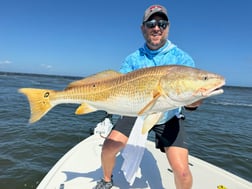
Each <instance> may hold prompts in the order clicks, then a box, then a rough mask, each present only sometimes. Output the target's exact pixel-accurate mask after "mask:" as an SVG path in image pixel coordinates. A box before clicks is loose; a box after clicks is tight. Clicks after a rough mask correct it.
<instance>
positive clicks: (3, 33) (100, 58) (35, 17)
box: [0, 0, 252, 87]
mask: <svg viewBox="0 0 252 189" xmlns="http://www.w3.org/2000/svg"><path fill="white" fill-rule="evenodd" d="M152 4H161V5H163V6H165V7H166V8H167V10H168V16H169V19H170V23H171V25H170V32H169V40H171V41H172V42H173V43H174V44H176V45H177V46H178V47H179V48H181V49H182V50H184V51H185V52H187V53H188V54H190V56H191V57H192V58H193V59H194V61H195V64H196V67H198V68H200V69H203V70H207V71H210V72H214V73H218V74H220V75H222V76H224V77H225V78H226V85H234V86H248V87H252V76H251V73H250V72H251V71H252V46H251V44H252V37H251V35H252V11H251V9H252V1H251V0H204V1H202V0H159V1H157V0H156V1H153V0H148V1H147V0H127V1H120V0H106V1H105V0H0V72H1V71H2V72H21V73H38V74H49V75H66V76H81V77H82V76H83V77H86V76H89V75H92V74H95V73H97V72H100V71H103V70H108V69H113V70H119V68H120V66H121V64H122V62H123V60H124V59H125V57H126V56H127V55H129V54H130V53H132V52H133V51H135V50H137V49H138V48H139V47H141V46H142V45H143V43H144V38H143V36H142V33H141V30H140V25H141V22H142V17H143V14H144V11H145V9H146V8H147V7H148V6H150V5H152Z"/></svg>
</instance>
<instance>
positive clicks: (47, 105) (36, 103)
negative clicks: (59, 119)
mask: <svg viewBox="0 0 252 189" xmlns="http://www.w3.org/2000/svg"><path fill="white" fill-rule="evenodd" d="M18 91H19V92H20V93H23V94H24V95H25V96H26V97H27V99H28V101H29V104H30V112H31V115H30V119H29V123H35V122H36V121H38V120H40V119H41V118H42V117H43V116H44V115H45V114H46V113H47V112H48V111H50V110H51V109H52V108H53V107H54V106H55V105H56V104H52V103H51V101H50V98H51V97H52V96H53V94H54V93H55V91H53V90H48V89H33V88H21V89H19V90H18Z"/></svg>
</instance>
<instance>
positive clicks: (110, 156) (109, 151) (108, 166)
mask: <svg viewBox="0 0 252 189" xmlns="http://www.w3.org/2000/svg"><path fill="white" fill-rule="evenodd" d="M127 141H128V137H127V136H125V135H124V134H122V133H121V132H119V131H117V130H112V131H111V133H110V134H109V136H108V137H107V139H106V140H105V142H104V144H103V147H102V153H101V161H102V168H103V176H104V177H103V179H104V181H106V182H109V181H111V175H112V171H113V168H114V166H115V161H116V154H117V153H118V152H119V151H120V150H121V149H122V148H123V147H124V146H125V144H126V143H127Z"/></svg>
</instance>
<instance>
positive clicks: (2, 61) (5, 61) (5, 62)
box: [0, 60, 12, 65]
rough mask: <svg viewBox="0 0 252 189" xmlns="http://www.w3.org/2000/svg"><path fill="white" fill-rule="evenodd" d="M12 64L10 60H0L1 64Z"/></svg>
mask: <svg viewBox="0 0 252 189" xmlns="http://www.w3.org/2000/svg"><path fill="white" fill-rule="evenodd" d="M6 64H12V62H11V61H10V60H0V65H6Z"/></svg>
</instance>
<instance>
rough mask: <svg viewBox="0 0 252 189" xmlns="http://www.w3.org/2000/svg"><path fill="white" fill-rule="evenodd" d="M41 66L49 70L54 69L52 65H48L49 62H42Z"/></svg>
mask: <svg viewBox="0 0 252 189" xmlns="http://www.w3.org/2000/svg"><path fill="white" fill-rule="evenodd" d="M40 66H41V67H43V68H45V69H47V70H50V69H52V65H48V64H41V65H40Z"/></svg>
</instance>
